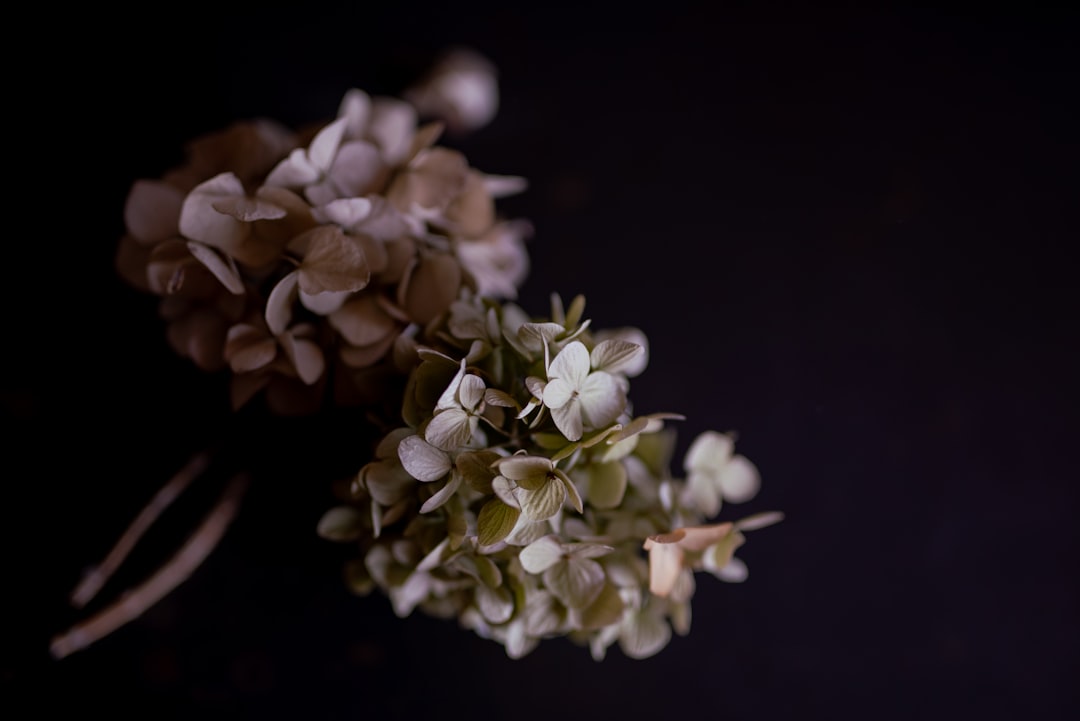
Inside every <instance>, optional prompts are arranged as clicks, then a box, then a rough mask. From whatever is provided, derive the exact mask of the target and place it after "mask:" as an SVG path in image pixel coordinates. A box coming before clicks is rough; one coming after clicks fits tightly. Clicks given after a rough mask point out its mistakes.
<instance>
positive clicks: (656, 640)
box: [619, 611, 671, 661]
mask: <svg viewBox="0 0 1080 721" xmlns="http://www.w3.org/2000/svg"><path fill="white" fill-rule="evenodd" d="M670 641H671V626H670V625H668V622H667V621H666V620H664V618H663V617H660V616H657V615H654V614H652V613H649V612H648V611H637V612H635V613H634V614H632V615H631V616H629V617H628V618H627V620H626V621H625V622H624V623H623V626H622V633H620V634H619V648H620V649H621V650H622V652H623V653H624V654H626V655H627V656H629V657H630V658H632V659H634V660H638V661H640V660H643V659H646V658H649V657H651V656H655V655H656V654H658V653H660V651H662V650H663V649H664V647H665V646H667V645H668V643H669V642H670Z"/></svg>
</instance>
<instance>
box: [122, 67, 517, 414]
mask: <svg viewBox="0 0 1080 721" xmlns="http://www.w3.org/2000/svg"><path fill="white" fill-rule="evenodd" d="M454 58H455V59H454V63H455V65H454V66H453V67H456V65H457V64H459V63H460V58H458V56H454ZM448 62H449V61H448ZM447 77H450V78H451V79H453V78H456V77H458V76H456V75H449V76H448V75H447V73H445V72H444V73H442V74H433V76H432V79H431V80H430V81H428V82H426V83H424V84H422V85H420V86H418V87H417V88H416V89H414V91H413V92H414V94H416V96H417V97H418V98H420V99H423V100H424V104H423V105H421V106H420V107H422V108H424V109H425V111H426V112H427V113H434V112H436V111H438V110H439V109H440V108H442V109H443V110H444V111H446V112H445V113H444V114H445V116H446V117H448V118H460V117H463V116H462V115H461V113H458V114H456V115H455V114H451V113H450V112H449V110H450V109H452V108H453V107H457V106H456V105H454V104H453V103H452V100H453V99H454V97H455V96H454V92H455V89H456V88H463V89H464V91H467V97H468V98H470V99H471V105H468V106H466V107H473V106H474V105H475V104H476V100H475V98H473V97H472V96H475V95H476V92H477V91H476V88H475V87H474V85H470V84H468V83H466V84H464V85H463V84H462V82H461V81H460V79H459V80H457V81H456V82H455V83H454V84H451V85H450V86H449V89H446V85H447ZM481 87H482V88H484V87H487V86H481ZM425 88H426V91H425V92H423V93H421V90H424V89H425ZM438 88H444V90H443V92H442V94H435V89H438ZM457 92H458V95H461V91H460V90H459V91H457ZM487 92H488V93H489V95H490V92H491V88H489V87H488V88H487ZM492 102H494V101H493V100H492V99H491V98H490V97H489V98H488V105H490V104H491V103H492ZM424 117H427V116H424ZM464 117H467V118H469V119H471V120H472V121H473V122H480V121H482V120H484V118H483V117H479V118H478V117H476V115H475V111H474V113H473V115H467V116H464ZM420 118H421V115H420V111H419V110H418V109H417V106H415V105H413V104H411V103H409V102H406V101H405V100H401V99H397V98H390V97H374V98H373V97H371V96H369V95H368V94H367V93H365V92H364V91H362V90H359V89H352V90H350V91H349V92H347V93H346V94H345V96H344V98H343V100H342V102H341V104H340V107H339V109H338V112H337V116H336V118H335V119H334V120H333V121H331V122H329V123H325V124H319V125H315V126H312V127H310V128H306V129H303V130H300V131H295V132H294V131H292V130H289V129H287V128H285V127H283V126H282V125H280V124H278V123H276V122H274V121H270V120H265V119H259V120H254V121H243V122H237V123H234V124H233V125H232V126H230V127H229V128H227V129H226V130H223V131H221V132H216V133H212V134H209V135H207V136H204V137H201V138H199V139H197V140H195V141H194V142H192V143H190V144H189V146H188V147H187V154H186V162H185V163H184V164H183V165H182V166H181V167H178V168H175V169H174V170H172V171H170V172H169V173H167V174H166V175H165V176H164V177H162V178H161V179H158V180H140V181H137V182H136V183H134V185H133V186H132V188H131V191H130V193H129V195H128V198H127V202H126V206H125V213H124V218H125V224H126V231H127V232H126V234H125V235H124V237H123V239H122V241H121V243H120V247H119V252H118V254H117V260H116V262H117V267H118V269H119V272H120V274H121V275H122V277H124V278H125V279H127V280H128V281H129V282H130V283H131V284H133V285H134V286H135V287H137V288H140V289H142V290H145V291H148V292H151V293H155V294H157V295H159V296H161V303H160V310H161V315H162V316H163V317H164V318H165V320H166V321H167V323H168V339H169V342H170V344H171V345H172V347H173V348H174V349H175V350H176V351H177V352H179V353H181V354H182V355H184V356H187V357H189V358H191V359H192V360H193V361H194V362H195V363H196V364H197V365H198V366H199V367H200V368H202V369H204V370H207V371H218V370H222V369H225V368H228V369H229V370H230V371H231V373H232V376H231V381H232V387H231V392H232V402H233V406H234V407H236V408H239V407H240V406H242V405H244V404H246V403H247V402H248V401H249V400H251V399H252V398H253V397H254V396H255V395H257V394H259V393H260V392H263V391H265V397H266V399H267V401H268V405H269V407H270V408H271V409H272V410H273V411H275V412H279V413H283V414H284V413H288V414H299V413H308V412H312V411H315V410H318V409H319V408H320V407H322V406H323V405H324V402H326V401H327V400H329V402H331V403H332V404H334V405H357V404H363V403H369V402H372V400H373V399H372V398H371V393H370V389H371V387H372V386H374V385H377V383H376V382H375V381H374V380H373V379H372V378H371V377H370V376H371V375H372V374H373V373H375V372H376V369H378V368H380V367H381V365H382V364H381V361H383V360H384V359H385V358H386V356H387V353H388V352H389V351H390V349H391V348H392V347H393V345H394V341H395V339H396V338H397V337H398V335H399V334H400V333H401V332H402V331H403V330H404V329H405V328H406V327H408V326H409V325H411V324H418V325H424V324H427V323H430V322H431V321H432V320H434V319H435V318H437V317H439V316H440V314H442V313H444V312H445V311H446V309H447V308H448V307H449V305H450V303H451V302H452V301H454V300H455V299H456V298H458V297H459V295H460V294H461V292H463V291H466V290H467V291H469V292H472V293H477V294H480V295H486V296H492V297H503V298H514V297H516V291H517V288H518V287H519V286H520V284H521V282H522V281H523V279H524V278H525V275H526V273H527V271H528V256H527V254H526V252H525V247H524V244H525V241H526V240H527V238H528V236H529V235H530V234H531V227H530V226H529V224H528V223H527V222H524V221H521V220H506V219H504V218H501V217H499V215H498V214H497V212H496V208H495V201H496V199H497V198H499V197H502V196H505V195H508V194H511V193H516V192H519V191H521V190H522V189H523V188H524V187H525V183H524V181H523V180H522V179H521V178H517V177H508V176H496V175H492V174H487V173H484V172H481V171H479V170H477V169H476V168H473V167H471V166H470V164H469V162H468V160H467V159H466V158H465V156H464V155H463V154H462V153H460V152H458V151H456V150H453V149H450V148H448V147H444V146H440V145H438V144H437V141H438V140H439V138H440V135H441V133H442V132H443V129H444V127H445V126H446V123H445V122H443V121H442V120H438V119H436V120H432V121H430V122H427V123H425V124H420V122H419V121H420ZM462 123H463V121H461V120H460V119H459V120H457V125H456V126H454V127H460V126H461V125H462Z"/></svg>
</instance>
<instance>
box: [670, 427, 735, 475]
mask: <svg viewBox="0 0 1080 721" xmlns="http://www.w3.org/2000/svg"><path fill="white" fill-rule="evenodd" d="M734 448H735V442H734V441H733V440H732V439H731V436H729V435H727V434H726V433H717V432H716V431H705V432H704V433H702V434H701V435H699V436H698V437H697V438H695V439H694V440H693V442H692V443H691V444H690V447H689V448H687V450H686V455H685V456H684V457H683V469H684V470H686V471H694V470H708V471H712V472H716V473H718V472H719V471H720V469H722V468H723V467H724V466H726V465H727V462H728V461H729V460H731V454H732V452H733V451H734Z"/></svg>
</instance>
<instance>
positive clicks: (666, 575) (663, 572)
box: [649, 542, 683, 596]
mask: <svg viewBox="0 0 1080 721" xmlns="http://www.w3.org/2000/svg"><path fill="white" fill-rule="evenodd" d="M682 563H683V549H682V548H680V547H679V546H678V545H677V544H674V543H656V542H654V543H653V544H652V546H651V547H650V548H649V590H650V591H652V592H653V593H654V594H656V595H657V596H667V595H668V594H669V593H671V589H672V588H674V587H675V581H676V580H677V579H678V577H679V571H681V570H682Z"/></svg>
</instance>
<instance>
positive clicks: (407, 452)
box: [398, 436, 452, 483]
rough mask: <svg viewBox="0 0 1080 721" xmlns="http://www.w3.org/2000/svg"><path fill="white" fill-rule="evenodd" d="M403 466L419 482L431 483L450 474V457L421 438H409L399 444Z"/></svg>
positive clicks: (399, 453)
mask: <svg viewBox="0 0 1080 721" xmlns="http://www.w3.org/2000/svg"><path fill="white" fill-rule="evenodd" d="M398 458H399V459H400V460H401V465H402V466H403V467H404V468H405V470H406V471H408V472H409V475H411V476H412V477H413V478H415V479H416V480H418V481H424V482H425V483H430V482H432V481H437V480H439V479H440V478H442V477H443V476H445V475H446V474H447V473H449V472H450V468H451V467H452V463H451V461H450V457H449V456H448V455H447V454H446V453H445V452H444V451H442V450H440V449H438V448H436V447H435V446H433V445H431V444H430V443H428V442H427V441H425V440H424V439H423V438H421V437H420V436H408V437H406V438H403V439H402V440H401V442H400V443H399V444H398Z"/></svg>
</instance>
